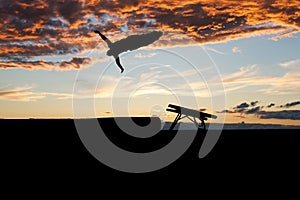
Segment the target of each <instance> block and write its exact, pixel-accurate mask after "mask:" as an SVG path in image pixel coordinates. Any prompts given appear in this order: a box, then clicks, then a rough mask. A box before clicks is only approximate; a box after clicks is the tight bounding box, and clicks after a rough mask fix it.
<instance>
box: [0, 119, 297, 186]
mask: <svg viewBox="0 0 300 200" xmlns="http://www.w3.org/2000/svg"><path fill="white" fill-rule="evenodd" d="M0 125H1V128H2V132H1V137H2V139H1V146H2V149H3V150H2V152H3V153H4V156H3V157H2V158H4V159H2V164H1V165H2V166H5V168H6V170H8V171H7V173H9V174H10V175H11V176H18V177H25V178H30V179H34V178H37V179H44V178H50V179H61V178H62V177H73V178H74V177H76V179H77V178H86V177H90V178H93V179H95V180H97V179H99V180H100V179H102V180H103V178H104V177H116V176H121V177H143V178H147V177H150V176H151V177H155V176H175V177H176V176H185V177H187V178H191V179H199V181H201V180H203V178H204V177H210V176H212V177H218V176H221V177H226V178H228V179H230V178H232V177H252V176H253V175H254V176H255V174H260V177H272V176H273V175H276V177H286V176H291V177H295V178H296V177H299V171H300V168H299V166H300V164H299V158H300V157H299V154H300V132H299V130H225V131H223V133H222V135H221V137H220V139H219V141H218V143H217V144H216V146H215V148H214V149H213V150H212V151H211V153H210V154H209V155H208V156H206V157H205V158H203V159H199V158H198V152H199V148H200V145H201V143H202V139H203V137H204V135H205V134H203V133H202V134H198V135H197V137H196V139H195V140H194V142H193V144H192V146H191V147H190V148H189V149H188V150H187V151H186V152H185V154H184V155H183V156H182V157H181V158H180V159H178V160H177V161H175V162H174V163H172V164H171V165H169V166H168V167H166V168H164V169H161V170H159V171H155V172H152V173H147V174H129V173H123V172H119V171H116V170H114V169H111V168H109V167H107V166H105V165H103V164H102V163H100V162H99V161H97V160H96V159H95V158H94V157H93V156H92V155H91V154H90V153H89V152H88V151H87V150H86V149H85V147H84V145H83V144H82V142H81V140H80V139H79V136H78V134H77V132H76V129H75V125H74V121H73V120H0ZM4 130H6V131H4ZM107 134H108V135H114V136H113V137H111V138H110V139H111V140H112V141H114V143H115V144H117V145H118V146H120V147H122V148H124V149H127V150H130V151H134V152H147V151H149V150H155V149H159V148H161V147H163V146H164V144H165V143H168V141H169V140H171V139H172V137H174V135H175V134H176V132H172V133H170V132H164V136H160V137H157V138H154V139H153V140H148V141H147V140H146V142H145V141H142V139H138V140H135V139H132V138H129V139H128V138H127V137H126V135H124V134H121V133H120V134H119V135H118V133H117V130H116V129H114V128H112V129H111V132H109V131H108V133H107Z"/></svg>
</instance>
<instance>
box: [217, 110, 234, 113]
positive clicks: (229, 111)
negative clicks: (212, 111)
mask: <svg viewBox="0 0 300 200" xmlns="http://www.w3.org/2000/svg"><path fill="white" fill-rule="evenodd" d="M217 113H230V114H233V113H237V112H236V111H233V110H222V111H217Z"/></svg>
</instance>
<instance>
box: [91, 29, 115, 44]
mask: <svg viewBox="0 0 300 200" xmlns="http://www.w3.org/2000/svg"><path fill="white" fill-rule="evenodd" d="M94 32H95V33H98V34H99V35H100V37H101V38H102V40H104V41H105V42H106V43H107V45H108V46H110V45H111V44H112V42H111V41H110V40H109V39H108V38H107V37H105V36H104V35H102V33H100V31H97V30H96V31H94Z"/></svg>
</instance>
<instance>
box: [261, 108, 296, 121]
mask: <svg viewBox="0 0 300 200" xmlns="http://www.w3.org/2000/svg"><path fill="white" fill-rule="evenodd" d="M259 114H260V116H259V118H261V119H291V120H300V110H282V111H273V112H266V111H261V112H260V113H259Z"/></svg>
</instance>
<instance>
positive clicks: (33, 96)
mask: <svg viewBox="0 0 300 200" xmlns="http://www.w3.org/2000/svg"><path fill="white" fill-rule="evenodd" d="M32 88H33V87H32V86H22V87H16V88H13V89H6V90H4V89H0V99H1V100H9V101H25V102H28V101H37V100H39V99H43V98H45V95H41V94H39V93H34V92H32V91H31V90H32Z"/></svg>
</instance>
